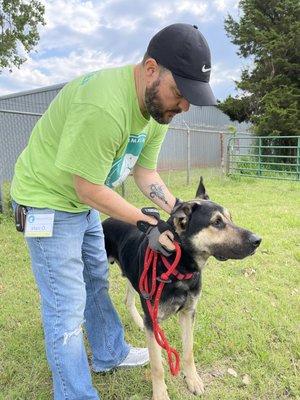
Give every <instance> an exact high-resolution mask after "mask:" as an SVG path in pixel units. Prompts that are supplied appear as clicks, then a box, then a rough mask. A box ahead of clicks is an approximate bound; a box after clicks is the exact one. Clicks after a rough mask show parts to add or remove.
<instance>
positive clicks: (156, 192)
mask: <svg viewBox="0 0 300 400" xmlns="http://www.w3.org/2000/svg"><path fill="white" fill-rule="evenodd" d="M133 176H134V180H135V183H136V184H137V186H138V187H139V189H140V190H141V192H142V193H144V195H145V196H146V197H148V198H149V199H150V200H152V201H153V203H155V204H156V205H158V206H159V207H160V208H162V209H163V210H164V211H166V212H167V213H168V214H170V213H171V211H172V209H173V207H174V205H175V202H176V198H175V197H174V196H173V195H172V193H171V192H170V191H169V189H168V188H167V187H166V185H165V184H164V182H163V180H162V179H161V177H160V176H159V174H158V173H157V171H156V170H151V169H147V168H143V167H141V166H140V165H136V166H135V167H134V171H133Z"/></svg>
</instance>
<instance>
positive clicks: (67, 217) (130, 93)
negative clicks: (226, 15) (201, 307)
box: [11, 24, 215, 400]
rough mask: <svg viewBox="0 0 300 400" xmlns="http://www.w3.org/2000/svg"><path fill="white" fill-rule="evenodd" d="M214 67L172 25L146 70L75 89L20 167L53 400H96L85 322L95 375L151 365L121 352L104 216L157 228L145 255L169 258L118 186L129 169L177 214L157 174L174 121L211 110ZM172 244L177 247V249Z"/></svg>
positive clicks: (196, 39) (55, 105) (194, 37)
mask: <svg viewBox="0 0 300 400" xmlns="http://www.w3.org/2000/svg"><path fill="white" fill-rule="evenodd" d="M210 69H211V61H210V52H209V48H208V45H207V43H206V41H205V39H204V37H203V36H202V35H201V34H200V32H199V31H198V28H197V27H196V26H192V25H187V24H174V25H171V26H168V27H166V28H165V29H163V30H162V31H160V32H158V33H157V34H156V35H155V36H154V37H153V38H152V40H151V41H150V43H149V46H148V49H147V53H146V54H145V56H144V59H143V61H142V62H141V63H140V64H137V65H135V66H125V67H121V68H114V69H108V70H101V71H97V72H94V73H91V74H88V75H85V76H84V77H80V78H78V79H75V80H74V81H72V82H70V83H69V84H67V85H66V86H65V87H64V88H63V89H62V90H61V92H60V93H59V94H58V96H57V97H56V98H55V99H54V100H53V102H52V103H51V104H50V106H49V108H48V110H47V111H46V112H45V114H44V115H43V116H42V117H41V119H40V120H39V121H38V123H37V124H36V126H35V128H34V129H33V132H32V135H31V137H30V140H29V143H28V146H27V147H26V149H25V150H24V151H23V153H22V154H21V155H20V157H19V159H18V161H17V163H16V167H15V176H14V179H13V183H12V191H11V194H12V198H13V200H14V202H15V203H14V205H15V208H16V211H17V213H18V212H19V211H20V210H21V211H22V210H25V211H26V213H27V216H26V228H25V237H26V241H27V244H28V247H29V251H30V256H31V261H32V269H33V272H34V275H35V279H36V282H37V285H38V287H39V291H40V294H41V305H42V317H43V325H44V332H45V342H46V353H47V359H48V362H49V365H50V368H51V371H52V376H53V386H54V398H55V399H56V400H62V399H68V400H71V399H77V400H78V399H85V400H87V399H93V400H94V399H99V397H98V394H97V392H96V390H95V388H94V387H93V385H92V381H91V375H90V371H89V366H88V360H87V356H86V352H85V348H84V343H83V335H82V324H83V323H84V325H85V328H86V332H87V337H88V340H89V344H90V346H91V350H92V355H93V358H92V368H93V370H94V371H95V372H100V371H108V370H110V369H112V368H115V367H126V366H138V365H143V364H145V363H147V362H148V357H149V356H148V352H147V350H146V349H138V348H132V347H130V346H129V345H128V344H127V343H126V342H125V340H124V331H123V327H122V325H121V323H120V320H119V318H118V315H117V313H116V311H115V309H114V307H113V305H112V303H111V301H110V298H109V295H108V283H107V276H108V266H107V260H106V253H105V249H104V241H103V232H102V227H101V222H100V219H99V211H101V212H104V213H105V214H107V215H110V216H112V217H114V218H118V219H120V220H123V221H126V222H129V223H132V224H137V223H138V222H139V221H144V224H148V225H147V226H149V228H151V229H148V230H147V234H148V235H149V245H150V246H151V247H152V248H154V249H156V250H157V251H160V252H162V253H165V251H166V249H165V248H164V247H163V246H162V244H161V238H160V233H161V232H160V231H161V230H159V229H158V228H157V227H156V224H157V220H156V219H155V218H154V217H153V216H151V215H145V214H144V213H142V211H141V210H140V209H138V208H136V207H134V206H133V205H131V204H129V203H128V202H127V201H126V200H125V199H123V198H122V197H121V196H119V195H118V194H117V193H116V192H115V191H113V190H112V188H114V187H115V186H116V185H117V184H120V183H121V182H122V181H123V180H124V179H125V178H126V176H127V175H128V174H129V172H130V171H133V176H134V179H135V182H136V184H137V186H138V187H139V188H140V190H141V191H142V192H143V193H144V194H145V196H146V197H148V198H150V199H151V200H152V201H153V202H154V203H155V204H156V205H157V206H159V207H160V208H162V209H163V210H165V211H166V212H168V213H170V212H171V210H172V208H173V207H174V204H175V202H176V198H175V197H174V196H173V195H172V194H171V193H170V191H169V190H168V189H167V187H166V186H165V185H164V183H163V181H162V179H161V178H160V176H159V175H158V173H157V172H156V162H157V157H158V153H159V149H160V146H161V144H162V141H163V138H164V135H165V133H166V131H167V124H168V123H169V122H170V121H171V120H172V118H173V117H174V115H176V114H177V113H180V112H182V111H188V109H189V106H190V103H192V104H196V105H212V104H215V100H214V97H213V94H212V91H211V89H210V87H209V84H208V82H209V77H210ZM150 193H151V197H150ZM18 205H23V206H25V207H26V208H25V209H22V208H21V207H20V206H18ZM165 245H166V247H167V249H169V250H172V249H173V248H174V246H173V244H172V242H171V240H170V241H167V242H166V243H165Z"/></svg>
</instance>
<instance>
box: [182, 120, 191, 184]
mask: <svg viewBox="0 0 300 400" xmlns="http://www.w3.org/2000/svg"><path fill="white" fill-rule="evenodd" d="M183 123H184V125H185V126H186V127H187V157H186V159H187V166H186V169H187V170H186V184H187V185H189V184H190V172H191V135H190V127H189V126H188V124H187V123H186V122H185V121H184V120H183Z"/></svg>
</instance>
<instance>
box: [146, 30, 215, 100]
mask: <svg viewBox="0 0 300 400" xmlns="http://www.w3.org/2000/svg"><path fill="white" fill-rule="evenodd" d="M147 54H148V56H150V57H152V58H154V59H155V60H156V61H157V63H158V64H160V65H162V66H163V67H165V68H167V69H169V70H170V71H171V72H172V74H173V77H174V80H175V82H176V85H177V87H178V89H179V90H180V93H181V95H182V96H183V97H184V98H185V99H187V100H188V101H189V102H190V103H191V104H194V105H196V106H213V105H215V104H216V99H215V97H214V95H213V92H212V90H211V87H210V85H209V83H208V82H209V78H210V71H211V57H210V50H209V47H208V44H207V41H206V40H205V38H204V36H203V35H202V34H201V33H200V32H199V30H198V27H197V26H196V25H189V24H173V25H169V26H167V27H166V28H164V29H162V30H161V31H159V32H158V33H157V34H156V35H155V36H153V38H152V39H151V40H150V43H149V45H148V48H147Z"/></svg>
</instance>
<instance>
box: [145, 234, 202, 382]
mask: <svg viewBox="0 0 300 400" xmlns="http://www.w3.org/2000/svg"><path fill="white" fill-rule="evenodd" d="M173 243H174V245H175V251H176V256H175V259H174V261H173V263H172V264H170V263H169V262H168V260H167V258H166V257H164V256H163V255H162V254H159V253H157V252H155V251H154V250H151V249H150V248H149V247H147V249H146V254H145V259H144V270H143V273H142V275H141V278H140V282H139V290H140V293H141V295H142V296H143V297H144V298H145V300H146V303H147V307H148V311H149V314H150V317H151V320H152V324H153V332H154V336H155V339H156V341H157V343H158V344H159V345H160V346H161V347H162V348H163V349H165V350H166V352H167V355H168V361H169V367H170V371H171V374H172V375H177V374H178V372H179V370H180V359H179V354H178V352H177V351H176V349H174V348H172V347H171V346H170V345H169V343H168V340H167V338H166V336H165V334H164V332H163V330H162V329H161V327H160V326H159V324H158V320H157V319H158V308H159V301H160V298H161V294H162V291H163V288H164V286H165V284H166V283H170V282H171V281H170V280H169V278H170V276H171V275H174V276H175V277H176V278H177V279H179V280H183V279H191V278H192V277H193V275H194V274H193V273H190V274H185V275H184V274H181V273H180V272H178V271H177V270H176V267H177V265H178V263H179V261H180V258H181V248H180V246H179V244H178V243H177V242H175V241H174V242H173ZM158 257H161V260H162V262H163V264H164V265H165V267H166V268H167V271H166V272H164V273H163V274H161V276H160V277H157V274H156V268H157V261H158ZM151 267H152V274H151V288H150V290H149V280H150V277H149V279H148V271H149V270H150V268H151ZM157 281H159V285H158V287H157V283H156V282H157ZM153 296H155V297H154V301H152V302H151V300H152V299H153Z"/></svg>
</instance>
